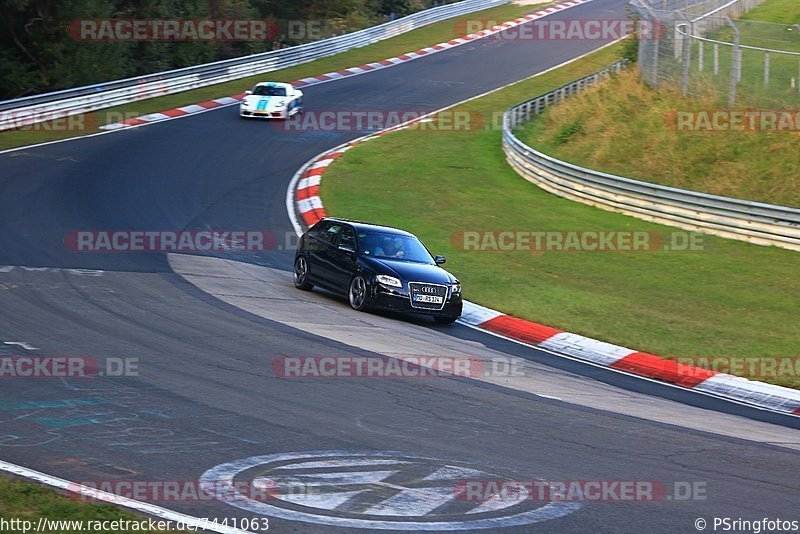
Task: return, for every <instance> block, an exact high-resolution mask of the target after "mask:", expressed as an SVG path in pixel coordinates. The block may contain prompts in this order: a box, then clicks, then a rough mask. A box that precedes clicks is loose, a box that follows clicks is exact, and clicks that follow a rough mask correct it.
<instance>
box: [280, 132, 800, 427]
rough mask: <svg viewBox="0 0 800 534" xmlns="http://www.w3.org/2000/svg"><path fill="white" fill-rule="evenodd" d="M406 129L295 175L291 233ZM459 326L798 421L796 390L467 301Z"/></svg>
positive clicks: (327, 156) (326, 156) (319, 213)
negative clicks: (328, 190)
mask: <svg viewBox="0 0 800 534" xmlns="http://www.w3.org/2000/svg"><path fill="white" fill-rule="evenodd" d="M417 120H419V119H417ZM406 126H407V125H401V126H399V127H397V128H393V129H391V130H385V131H383V132H380V133H377V134H373V135H369V136H366V137H362V138H360V139H356V140H355V141H351V142H350V143H347V144H345V145H341V146H339V147H336V148H334V149H332V150H329V151H327V152H324V153H322V154H320V155H319V156H317V157H316V158H314V159H312V160H311V161H309V162H308V163H306V164H305V165H304V166H303V167H302V168H301V169H300V170H299V171H298V172H297V174H295V177H294V178H293V179H292V182H291V184H290V186H289V191H287V209H288V210H289V214H290V217H291V218H292V221H293V223H294V224H295V229H296V230H298V231H299V230H301V229H302V228H307V227H309V226H311V225H313V224H315V223H316V222H317V221H319V220H320V219H321V218H322V217H325V215H326V213H325V208H324V207H323V205H322V199H321V198H320V195H319V186H320V181H321V179H322V174H323V173H324V172H325V170H326V169H327V168H328V167H329V166H330V164H331V163H333V162H334V161H335V160H336V159H337V158H339V157H340V156H342V155H343V154H344V153H345V152H347V151H348V150H350V149H351V148H353V147H355V146H356V145H357V144H359V143H363V142H365V141H369V140H370V139H373V138H375V137H379V136H382V135H385V134H387V133H390V132H392V131H394V130H397V129H401V128H403V127H406ZM300 221H302V224H300ZM459 322H461V323H463V324H466V325H468V326H471V327H474V328H478V329H480V330H484V331H487V332H489V333H491V334H493V335H497V336H500V337H503V338H506V339H510V340H512V341H516V342H519V343H522V344H524V345H528V346H532V347H537V348H542V349H545V350H547V351H550V352H553V353H556V354H558V355H566V356H568V357H571V358H575V359H578V360H582V361H585V362H590V363H592V364H595V365H597V366H601V367H608V368H611V369H614V370H616V371H619V372H624V373H627V374H631V375H635V376H638V377H643V378H647V379H651V380H656V381H660V382H666V383H668V384H672V385H675V386H679V387H682V388H686V389H691V390H694V391H698V392H701V393H704V394H709V395H713V396H717V397H722V398H725V399H727V400H732V401H735V402H739V403H743V404H748V405H751V406H756V407H758V408H762V409H766V410H770V411H775V412H781V413H785V414H790V415H798V416H800V391H797V390H794V389H790V388H785V387H781V386H776V385H772V384H766V383H764V382H758V381H755V380H748V379H746V378H743V377H739V376H734V375H730V374H726V373H720V372H717V371H712V370H709V369H704V368H701V367H695V366H692V365H686V364H682V363H679V362H677V361H674V360H668V359H665V358H661V357H659V356H656V355H655V354H649V353H646V352H639V351H636V350H633V349H629V348H627V347H622V346H619V345H613V344H611V343H606V342H604V341H598V340H596V339H592V338H588V337H585V336H581V335H579V334H573V333H570V332H565V331H564V330H560V329H558V328H553V327H550V326H546V325H543V324H539V323H534V322H532V321H528V320H525V319H520V318H518V317H513V316H511V315H507V314H505V313H503V312H499V311H496V310H492V309H490V308H486V307H483V306H480V305H478V304H475V303H472V302H468V301H465V302H464V311H463V314H462V316H461V319H460V320H459Z"/></svg>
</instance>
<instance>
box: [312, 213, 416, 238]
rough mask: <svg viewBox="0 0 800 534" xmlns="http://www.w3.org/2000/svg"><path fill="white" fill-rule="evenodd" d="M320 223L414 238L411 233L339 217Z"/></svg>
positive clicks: (325, 219)
mask: <svg viewBox="0 0 800 534" xmlns="http://www.w3.org/2000/svg"><path fill="white" fill-rule="evenodd" d="M322 221H328V222H331V221H332V222H340V223H345V224H349V225H350V226H352V227H353V228H355V229H356V230H367V231H369V230H371V231H374V232H382V233H384V234H397V235H404V236H409V237H416V236H415V235H414V234H412V233H411V232H406V231H405V230H401V229H399V228H392V227H391V226H382V225H380V224H372V223H367V222H362V221H354V220H351V219H341V218H339V217H324V218H323V219H322ZM322 221H320V222H322Z"/></svg>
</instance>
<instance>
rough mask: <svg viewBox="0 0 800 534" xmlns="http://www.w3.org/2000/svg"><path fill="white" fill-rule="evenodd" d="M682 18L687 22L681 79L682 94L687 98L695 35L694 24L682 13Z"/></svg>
mask: <svg viewBox="0 0 800 534" xmlns="http://www.w3.org/2000/svg"><path fill="white" fill-rule="evenodd" d="M680 16H681V18H682V19H683V20H684V21H685V22H684V25H683V76H682V77H681V93H682V94H683V96H686V95H687V94H688V93H689V72H690V70H689V69H690V68H691V63H692V35H693V34H694V24H693V23H692V22H690V21H689V19H688V18H687V17H686V15H684V14H683V13H680ZM676 27H677V26H676Z"/></svg>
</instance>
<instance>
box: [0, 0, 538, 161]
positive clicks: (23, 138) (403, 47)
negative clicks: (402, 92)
mask: <svg viewBox="0 0 800 534" xmlns="http://www.w3.org/2000/svg"><path fill="white" fill-rule="evenodd" d="M546 3H548V2H543V4H546ZM541 6H542V4H539V5H526V6H520V5H517V4H505V5H502V6H498V7H495V8H491V9H487V10H484V11H477V12H475V13H470V14H467V15H463V16H460V17H455V18H452V19H449V20H446V21H442V22H437V23H435V24H431V25H429V26H425V27H424V28H420V29H418V30H414V31H411V32H408V33H404V34H402V35H398V36H397V37H392V38H390V39H386V40H384V41H381V42H378V43H375V44H372V45H369V46H364V47H362V48H356V49H354V50H348V51H347V52H342V53H341V54H336V55H335V56H330V57H327V58H323V59H319V60H316V61H312V62H310V63H305V64H303V65H298V66H296V67H291V68H288V69H283V70H278V71H273V72H269V73H266V74H259V75H256V76H251V77H249V78H243V79H241V80H234V81H231V82H226V83H222V84H218V85H210V86H208V87H202V88H200V89H194V90H191V91H185V92H182V93H176V94H173V95H167V96H162V97H157V98H150V99H147V100H141V101H138V102H131V103H129V104H125V105H121V106H117V107H113V108H108V109H103V110H99V111H97V112H93V113H87V114H85V115H80V116H77V118H76V119H74V120H73V122H71V123H69V124H61V123H59V124H53V123H52V122H45V123H40V124H39V125H35V126H32V127H29V128H24V129H18V130H10V131H3V132H0V150H2V149H7V148H13V147H18V146H25V145H30V144H35V143H43V142H46V141H54V140H58V139H65V138H69V137H78V136H81V135H87V134H91V133H95V132H98V131H100V130H99V129H98V128H99V126H103V125H104V124H108V123H112V122H118V121H119V120H121V118H122V117H125V118H130V117H134V116H139V115H146V114H148V113H155V112H159V111H164V110H167V109H173V108H176V107H180V106H186V105H189V104H195V103H197V102H202V101H205V100H210V99H213V98H220V97H223V96H228V95H232V94H237V93H240V92H242V91H244V90H245V89H249V88H250V87H252V86H253V85H254V84H255V83H256V82H258V81H263V80H265V79H269V80H273V81H283V82H289V81H292V80H298V79H301V78H306V77H309V76H315V75H318V74H323V73H326V72H332V71H336V70H341V69H345V68H348V67H355V66H357V65H363V64H365V63H370V62H373V61H381V60H383V59H386V58H389V57H394V56H397V55H399V54H403V53H406V52H410V51H413V50H418V49H420V48H424V47H426V46H430V45H432V44H436V43H441V42H444V41H448V40H450V39H454V38H456V37H462V36H463V35H464V33H465V31H464V30H465V28H466V24H465V23H466V21H470V20H490V21H494V20H496V21H498V22H505V21H508V20H511V19H515V18H518V17H521V16H523V15H526V14H528V13H532V12H534V11H538V10H539V9H541ZM70 125H71V126H70Z"/></svg>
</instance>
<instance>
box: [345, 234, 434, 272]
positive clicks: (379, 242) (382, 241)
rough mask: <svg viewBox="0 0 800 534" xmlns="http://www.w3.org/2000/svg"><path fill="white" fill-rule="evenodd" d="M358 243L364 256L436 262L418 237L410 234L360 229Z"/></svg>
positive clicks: (428, 262)
mask: <svg viewBox="0 0 800 534" xmlns="http://www.w3.org/2000/svg"><path fill="white" fill-rule="evenodd" d="M358 244H359V247H358V248H359V252H360V253H361V254H363V255H364V256H371V257H375V258H390V259H393V260H401V261H413V262H417V263H427V264H431V265H433V264H435V263H436V262H435V261H433V258H432V257H431V255H430V253H428V250H427V249H426V248H425V246H424V245H423V244H422V243H420V241H419V239H417V238H416V237H412V236H406V235H400V234H390V233H384V232H364V231H361V232H359V233H358Z"/></svg>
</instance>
